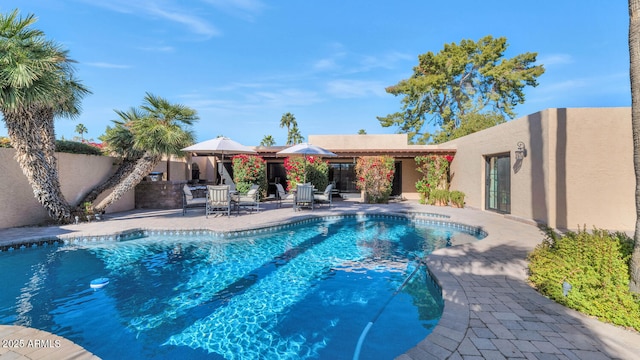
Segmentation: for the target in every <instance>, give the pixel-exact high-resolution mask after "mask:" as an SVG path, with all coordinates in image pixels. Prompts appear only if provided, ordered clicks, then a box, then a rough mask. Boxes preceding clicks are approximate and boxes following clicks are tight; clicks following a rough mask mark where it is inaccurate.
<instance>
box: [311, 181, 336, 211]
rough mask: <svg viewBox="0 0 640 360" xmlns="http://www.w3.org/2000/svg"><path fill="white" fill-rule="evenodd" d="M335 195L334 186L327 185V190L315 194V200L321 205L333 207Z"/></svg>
mask: <svg viewBox="0 0 640 360" xmlns="http://www.w3.org/2000/svg"><path fill="white" fill-rule="evenodd" d="M332 193H333V184H329V185H327V187H326V189H324V192H323V193H320V194H313V199H314V200H315V201H316V202H317V203H320V204H329V207H331V198H332V196H331V195H332Z"/></svg>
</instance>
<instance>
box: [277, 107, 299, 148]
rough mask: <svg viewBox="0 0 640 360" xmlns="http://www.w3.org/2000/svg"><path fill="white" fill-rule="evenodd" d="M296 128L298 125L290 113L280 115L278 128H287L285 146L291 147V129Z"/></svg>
mask: <svg viewBox="0 0 640 360" xmlns="http://www.w3.org/2000/svg"><path fill="white" fill-rule="evenodd" d="M297 126H298V123H297V122H296V117H295V116H293V114H292V113H290V112H288V113H284V114H283V115H282V119H280V127H281V128H282V127H286V128H287V145H292V144H293V143H291V142H290V140H291V128H295V127H297Z"/></svg>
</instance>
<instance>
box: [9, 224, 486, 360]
mask: <svg viewBox="0 0 640 360" xmlns="http://www.w3.org/2000/svg"><path fill="white" fill-rule="evenodd" d="M438 223H439V224H440V225H437V226H436V225H433V223H432V222H427V221H413V220H411V219H408V218H405V217H391V216H377V217H376V216H373V217H363V216H358V217H331V218H323V219H318V220H308V221H305V222H304V223H298V224H292V225H288V226H280V227H277V228H273V229H259V230H255V231H251V232H244V233H240V234H233V233H232V234H209V233H208V232H205V231H202V232H201V231H181V232H168V231H167V232H146V233H145V234H144V235H146V236H144V237H142V238H137V239H131V240H127V241H103V242H90V241H86V242H85V241H78V242H77V243H76V244H68V245H63V246H46V247H44V246H43V247H37V248H27V249H24V250H21V251H20V250H18V251H9V252H3V253H2V254H0V273H2V274H5V275H4V277H5V279H6V280H7V281H6V282H7V283H8V284H7V285H6V286H5V287H4V288H3V291H2V293H0V323H2V324H16V325H24V326H30V327H34V328H38V329H42V330H46V331H50V332H53V333H55V334H58V335H60V336H64V337H66V338H68V339H70V340H72V341H74V342H76V343H78V344H79V345H81V346H83V347H85V348H86V349H87V350H89V351H91V352H93V353H94V354H96V355H98V356H100V357H102V358H104V359H119V358H154V359H175V358H189V359H192V358H195V359H197V358H208V359H211V358H213V359H216V358H217V359H223V358H225V359H235V358H239V359H240V358H241V359H251V358H255V359H258V358H259V359H264V358H270V359H301V358H321V359H340V358H345V359H351V358H353V357H354V354H359V355H360V358H362V359H370V358H393V357H395V356H397V355H399V354H401V353H403V352H404V351H406V350H408V349H409V348H411V347H413V346H415V344H417V343H418V342H419V341H420V340H422V339H423V338H424V337H426V336H427V335H428V334H429V333H430V332H431V331H432V329H433V327H435V325H436V324H437V322H438V320H439V318H440V315H441V313H442V306H443V303H442V297H441V295H440V291H439V289H438V287H437V285H436V284H435V283H434V282H433V280H432V279H431V278H430V276H429V272H428V270H427V269H426V267H425V266H423V265H422V264H421V263H420V259H422V258H423V257H424V256H425V255H427V254H429V253H430V252H431V251H433V250H434V249H437V248H440V247H445V246H450V245H451V244H452V243H457V242H467V241H475V240H476V239H478V238H481V237H482V235H483V234H481V233H480V232H479V231H477V230H474V229H473V228H469V227H464V226H456V227H457V228H454V227H452V226H448V225H447V224H445V223H444V222H438ZM6 274H11V275H10V276H7V275H6ZM102 277H105V278H108V279H109V283H108V284H107V285H105V286H104V287H103V288H100V289H92V288H91V287H90V286H89V284H90V283H91V281H92V280H94V279H96V278H102Z"/></svg>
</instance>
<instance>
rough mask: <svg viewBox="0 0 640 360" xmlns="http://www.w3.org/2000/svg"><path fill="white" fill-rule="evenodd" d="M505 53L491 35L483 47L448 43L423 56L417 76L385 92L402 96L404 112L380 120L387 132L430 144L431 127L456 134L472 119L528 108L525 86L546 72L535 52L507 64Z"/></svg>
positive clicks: (502, 42) (501, 41)
mask: <svg viewBox="0 0 640 360" xmlns="http://www.w3.org/2000/svg"><path fill="white" fill-rule="evenodd" d="M506 49H507V40H506V38H503V37H501V38H496V39H494V38H493V37H492V36H486V37H484V38H482V39H480V40H479V41H478V42H474V41H472V40H462V41H461V42H460V44H455V43H451V44H445V46H444V49H443V50H441V51H440V52H439V53H438V54H434V53H432V52H428V53H426V54H422V55H419V56H418V65H417V66H415V67H414V68H413V75H412V76H411V77H410V78H408V79H404V80H401V81H400V82H399V83H397V84H396V85H393V86H390V87H388V88H386V91H387V92H388V93H390V94H393V95H396V96H403V98H402V111H401V112H396V113H394V114H390V115H387V116H384V117H378V121H380V124H381V125H382V126H383V127H390V126H398V127H399V129H398V132H400V133H407V134H408V135H409V140H410V141H411V142H414V143H426V142H428V141H429V138H430V137H431V134H429V133H428V132H426V131H425V130H424V129H423V128H424V127H425V125H426V124H428V123H430V124H433V125H435V126H436V127H445V128H446V129H447V131H452V130H453V129H456V128H459V127H460V125H461V121H462V119H463V118H464V116H465V115H468V114H497V115H502V116H504V117H508V118H513V117H514V116H515V113H514V111H513V109H514V107H515V106H516V105H517V104H522V103H524V100H525V96H524V88H525V86H534V87H535V86H537V85H538V83H537V80H536V79H537V78H538V77H539V76H540V75H542V74H543V73H544V67H543V66H542V65H537V66H536V65H534V63H535V61H536V56H537V54H536V53H524V54H520V55H517V56H515V57H513V58H510V59H507V58H504V52H505V51H506ZM491 116H493V115H491ZM490 123H491V122H488V123H487V124H490Z"/></svg>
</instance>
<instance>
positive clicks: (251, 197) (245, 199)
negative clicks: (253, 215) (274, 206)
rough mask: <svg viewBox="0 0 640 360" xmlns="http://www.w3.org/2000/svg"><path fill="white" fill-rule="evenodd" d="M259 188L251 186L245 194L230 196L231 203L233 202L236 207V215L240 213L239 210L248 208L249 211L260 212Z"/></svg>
mask: <svg viewBox="0 0 640 360" xmlns="http://www.w3.org/2000/svg"><path fill="white" fill-rule="evenodd" d="M259 190H260V187H259V186H258V185H251V188H250V189H249V191H247V193H246V194H232V195H231V201H233V203H234V206H235V207H236V211H237V213H240V208H241V207H244V208H248V209H249V210H255V211H256V212H258V211H259V210H260V191H259Z"/></svg>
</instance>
